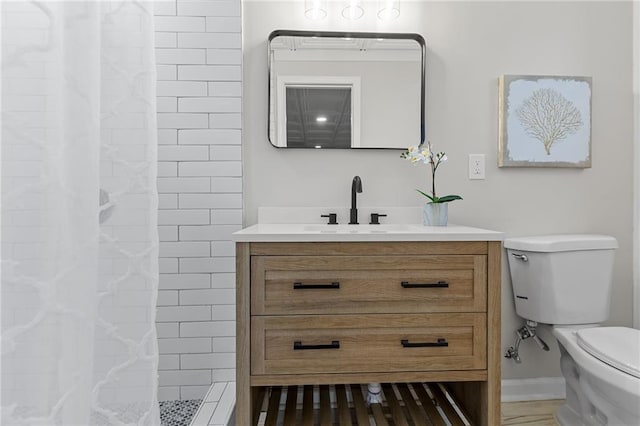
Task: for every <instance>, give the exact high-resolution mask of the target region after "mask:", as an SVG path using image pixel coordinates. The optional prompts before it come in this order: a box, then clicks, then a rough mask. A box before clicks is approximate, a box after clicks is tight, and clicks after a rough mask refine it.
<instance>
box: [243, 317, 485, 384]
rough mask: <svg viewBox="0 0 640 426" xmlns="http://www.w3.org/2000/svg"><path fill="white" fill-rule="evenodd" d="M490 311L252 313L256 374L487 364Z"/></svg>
mask: <svg viewBox="0 0 640 426" xmlns="http://www.w3.org/2000/svg"><path fill="white" fill-rule="evenodd" d="M485 343H486V314H479V313H447V314H440V313H436V314H409V315H397V314H381V315H330V316H329V315H306V316H295V315H292V316H260V317H252V318H251V374H252V375H264V374H305V373H328V374H331V373H363V372H402V371H441V370H477V369H482V370H483V369H486V347H485Z"/></svg>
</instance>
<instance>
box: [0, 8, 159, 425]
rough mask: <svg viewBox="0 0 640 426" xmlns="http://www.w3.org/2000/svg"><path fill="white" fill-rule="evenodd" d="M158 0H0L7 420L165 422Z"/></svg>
mask: <svg viewBox="0 0 640 426" xmlns="http://www.w3.org/2000/svg"><path fill="white" fill-rule="evenodd" d="M150 7H151V5H150V3H143V2H137V1H115V0H103V1H95V0H93V1H78V0H73V1H25V0H21V1H15V2H11V1H3V2H1V3H0V8H1V9H0V14H1V18H2V31H1V35H2V40H1V42H2V69H1V71H2V86H1V92H0V99H1V106H2V144H1V151H0V155H1V160H2V161H1V176H2V181H1V187H2V198H1V205H2V207H1V217H0V220H1V223H2V230H1V232H2V233H1V234H0V237H1V241H2V246H1V259H2V262H1V263H0V267H1V278H2V286H1V298H2V299H1V309H2V311H1V313H2V321H1V325H2V329H1V333H0V336H1V351H2V362H1V365H0V367H1V371H0V373H1V376H2V388H1V391H2V392H1V406H2V412H1V423H2V424H3V425H11V426H14V425H62V426H73V425H79V426H86V425H153V426H156V425H159V424H160V419H159V412H158V403H157V364H158V351H157V341H156V332H155V305H156V297H157V285H158V264H157V254H158V253H157V248H158V238H157V228H156V224H157V223H156V222H157V218H156V215H157V213H156V210H157V192H156V157H157V155H156V118H155V117H156V116H155V113H156V111H155V65H154V56H153V36H154V34H153V14H152V10H151V9H150Z"/></svg>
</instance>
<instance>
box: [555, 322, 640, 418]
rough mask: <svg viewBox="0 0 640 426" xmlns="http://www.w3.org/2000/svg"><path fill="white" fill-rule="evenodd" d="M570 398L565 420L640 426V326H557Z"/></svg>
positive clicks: (561, 413)
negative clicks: (637, 328) (638, 328)
mask: <svg viewBox="0 0 640 426" xmlns="http://www.w3.org/2000/svg"><path fill="white" fill-rule="evenodd" d="M553 335H554V336H555V338H556V339H557V340H558V343H559V345H560V353H561V358H560V366H561V370H562V374H563V376H564V378H565V381H566V403H565V404H564V405H562V406H561V407H560V408H559V409H558V412H557V413H556V418H557V420H558V422H559V423H560V424H561V425H572V426H573V425H575V426H578V425H584V426H596V425H598V426H601V425H616V426H618V425H619V426H622V425H628V426H637V425H640V330H635V329H632V328H626V327H596V328H581V329H576V328H565V327H554V328H553Z"/></svg>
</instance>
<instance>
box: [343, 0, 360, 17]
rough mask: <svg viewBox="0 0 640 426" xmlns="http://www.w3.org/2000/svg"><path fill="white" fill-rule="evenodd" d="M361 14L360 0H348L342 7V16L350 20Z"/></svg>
mask: <svg viewBox="0 0 640 426" xmlns="http://www.w3.org/2000/svg"><path fill="white" fill-rule="evenodd" d="M362 15H364V9H363V8H362V0H349V1H347V3H346V6H345V7H344V8H343V9H342V16H343V17H345V18H347V19H351V20H352V21H353V20H356V19H360V18H362Z"/></svg>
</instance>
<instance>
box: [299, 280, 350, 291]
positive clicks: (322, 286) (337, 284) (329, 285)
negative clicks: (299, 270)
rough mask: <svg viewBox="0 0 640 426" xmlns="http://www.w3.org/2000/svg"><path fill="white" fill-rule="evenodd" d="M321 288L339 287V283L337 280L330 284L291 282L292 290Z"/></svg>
mask: <svg viewBox="0 0 640 426" xmlns="http://www.w3.org/2000/svg"><path fill="white" fill-rule="evenodd" d="M323 288H340V283H339V282H337V281H334V282H332V283H331V284H303V283H301V282H295V283H293V289H294V290H310V289H323Z"/></svg>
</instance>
